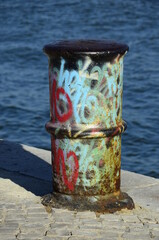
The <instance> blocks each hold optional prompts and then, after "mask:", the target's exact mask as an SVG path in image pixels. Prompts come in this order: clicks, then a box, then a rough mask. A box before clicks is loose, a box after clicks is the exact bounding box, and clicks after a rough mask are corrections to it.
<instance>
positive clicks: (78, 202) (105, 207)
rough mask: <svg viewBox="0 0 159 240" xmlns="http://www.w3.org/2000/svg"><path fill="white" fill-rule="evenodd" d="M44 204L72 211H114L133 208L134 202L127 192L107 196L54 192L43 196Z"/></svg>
mask: <svg viewBox="0 0 159 240" xmlns="http://www.w3.org/2000/svg"><path fill="white" fill-rule="evenodd" d="M42 204H43V205H44V206H47V207H53V208H65V209H69V210H71V211H75V210H76V211H86V210H89V211H94V212H100V213H114V212H116V211H120V210H121V209H129V210H131V209H133V208H134V207H135V205H134V202H133V200H132V198H131V197H129V195H128V194H127V193H124V192H120V193H119V194H109V195H107V196H79V195H65V194H61V193H56V192H54V193H53V194H47V195H45V196H44V197H42Z"/></svg>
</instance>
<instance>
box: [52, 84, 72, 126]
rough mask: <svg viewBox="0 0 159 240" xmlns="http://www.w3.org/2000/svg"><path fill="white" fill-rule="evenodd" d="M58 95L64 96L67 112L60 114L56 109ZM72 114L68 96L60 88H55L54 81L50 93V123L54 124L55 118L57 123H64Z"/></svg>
mask: <svg viewBox="0 0 159 240" xmlns="http://www.w3.org/2000/svg"><path fill="white" fill-rule="evenodd" d="M60 95H64V96H65V97H66V100H67V104H68V111H67V112H65V113H63V114H60V113H59V111H58V108H57V102H58V101H59V98H60ZM72 112H73V107H72V102H71V99H70V97H69V95H68V94H67V93H66V92H65V90H64V89H63V88H62V87H59V88H57V84H56V80H55V79H54V80H53V83H52V93H51V117H52V121H53V122H54V121H55V117H56V118H57V120H58V121H59V122H65V121H67V120H68V119H69V118H70V117H71V116H72ZM54 115H55V116H54Z"/></svg>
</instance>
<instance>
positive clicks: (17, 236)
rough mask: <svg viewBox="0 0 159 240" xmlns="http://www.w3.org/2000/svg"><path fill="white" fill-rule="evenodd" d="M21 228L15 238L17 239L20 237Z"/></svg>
mask: <svg viewBox="0 0 159 240" xmlns="http://www.w3.org/2000/svg"><path fill="white" fill-rule="evenodd" d="M21 232H22V231H21V229H20V227H19V228H18V233H17V234H16V235H15V238H16V239H19V235H20V234H21Z"/></svg>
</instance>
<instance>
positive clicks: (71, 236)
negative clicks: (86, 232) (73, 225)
mask: <svg viewBox="0 0 159 240" xmlns="http://www.w3.org/2000/svg"><path fill="white" fill-rule="evenodd" d="M69 234H70V236H69V237H68V238H67V240H69V239H71V237H72V235H73V234H72V232H70V233H69Z"/></svg>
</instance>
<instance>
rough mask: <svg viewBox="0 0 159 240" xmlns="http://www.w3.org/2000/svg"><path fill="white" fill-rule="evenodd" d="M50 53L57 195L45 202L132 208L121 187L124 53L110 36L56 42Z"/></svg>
mask: <svg viewBox="0 0 159 240" xmlns="http://www.w3.org/2000/svg"><path fill="white" fill-rule="evenodd" d="M43 50H44V52H45V53H46V54H47V55H48V57H49V90H50V118H51V120H50V121H49V122H48V123H47V124H46V130H47V131H48V132H49V133H50V134H51V151H52V170H53V194H51V195H48V196H47V197H46V196H45V197H44V198H43V204H44V205H51V206H53V207H64V208H69V209H71V210H72V209H77V210H81V211H82V210H91V211H98V212H115V211H117V210H120V209H122V208H127V209H132V208H134V203H133V200H132V199H131V198H130V197H129V196H128V195H127V194H126V193H123V192H121V191H120V168H121V133H122V132H124V131H125V129H126V126H127V125H126V122H125V121H123V120H122V94H123V57H124V55H125V53H126V52H127V51H128V46H127V45H125V44H119V43H116V42H112V41H107V40H104V41H96V40H72V41H57V42H55V43H52V44H48V45H46V46H44V49H43Z"/></svg>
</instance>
